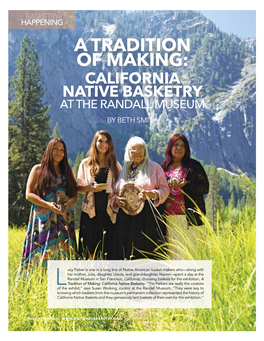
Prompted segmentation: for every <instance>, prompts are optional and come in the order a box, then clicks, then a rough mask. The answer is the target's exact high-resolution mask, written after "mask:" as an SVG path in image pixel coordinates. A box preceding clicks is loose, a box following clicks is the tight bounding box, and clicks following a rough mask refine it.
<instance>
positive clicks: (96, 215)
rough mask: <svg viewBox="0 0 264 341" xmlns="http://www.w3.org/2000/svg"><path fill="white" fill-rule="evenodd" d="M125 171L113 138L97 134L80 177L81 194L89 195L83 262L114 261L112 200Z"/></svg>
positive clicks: (83, 223)
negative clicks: (118, 160)
mask: <svg viewBox="0 0 264 341" xmlns="http://www.w3.org/2000/svg"><path fill="white" fill-rule="evenodd" d="M121 170H122V167H121V165H120V164H119V163H118V162H117V160H116V155H115V151H114V145H113V141H112V137H111V135H110V134H109V133H108V132H107V131H105V130H100V131H97V132H96V133H95V135H94V138H93V141H92V144H91V147H90V149H89V151H88V153H87V157H86V158H85V159H84V160H83V161H82V162H81V164H80V166H79V170H78V177H77V186H78V192H81V193H84V194H85V195H84V198H83V203H82V213H81V222H80V234H79V248H78V252H79V256H80V257H81V258H84V259H112V258H111V254H112V250H113V248H114V245H113V244H112V243H111V227H112V226H113V223H115V219H116V213H114V212H113V210H112V209H111V207H110V206H109V200H110V198H111V196H112V193H113V187H114V185H115V183H116V181H117V179H118V177H119V174H120V172H121Z"/></svg>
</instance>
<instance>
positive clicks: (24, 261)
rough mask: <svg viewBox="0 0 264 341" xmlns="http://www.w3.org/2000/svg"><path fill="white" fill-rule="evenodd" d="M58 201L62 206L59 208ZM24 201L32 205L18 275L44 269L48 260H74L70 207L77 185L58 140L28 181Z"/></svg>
mask: <svg viewBox="0 0 264 341" xmlns="http://www.w3.org/2000/svg"><path fill="white" fill-rule="evenodd" d="M58 197H64V198H65V201H66V202H65V204H64V205H59V204H58ZM26 198H27V200H29V201H30V202H31V203H32V207H31V211H30V216H29V223H28V229H27V233H26V238H25V242H24V247H23V251H22V257H21V262H20V268H19V272H18V275H20V274H21V273H22V276H23V277H25V275H28V271H29V270H30V268H31V267H32V266H34V265H38V264H40V265H42V266H43V267H47V260H48V259H55V260H57V259H74V258H75V251H76V236H75V230H74V215H73V208H72V207H71V206H72V205H73V204H75V202H76V201H77V184H76V179H75V175H74V172H73V170H72V169H71V167H70V166H69V163H68V159H67V150H66V145H65V143H64V141H63V140H62V139H60V138H55V139H52V140H51V141H50V142H49V144H48V146H47V148H46V151H45V153H44V156H43V158H42V161H41V164H38V165H35V166H34V167H33V168H32V170H31V172H30V174H29V177H28V182H27V188H26Z"/></svg>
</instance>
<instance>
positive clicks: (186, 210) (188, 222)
mask: <svg viewBox="0 0 264 341" xmlns="http://www.w3.org/2000/svg"><path fill="white" fill-rule="evenodd" d="M190 154H191V152H190V147H189V142H188V140H187V138H186V137H185V136H184V135H180V134H174V135H173V136H171V138H170V140H169V143H168V146H167V149H166V156H165V159H164V161H163V163H162V165H161V166H162V168H163V170H164V171H165V174H166V177H167V180H168V184H169V187H170V195H169V197H168V199H167V201H166V203H165V206H166V208H165V213H166V214H167V226H168V227H167V238H168V243H169V248H170V251H171V252H170V257H171V258H173V259H183V258H186V251H187V249H188V247H189V249H190V248H191V247H192V246H191V245H188V246H187V247H186V244H188V243H190V242H193V243H194V244H195V243H196V242H197V240H198V239H199V238H200V237H202V234H203V233H205V227H204V225H203V222H202V219H201V216H200V214H199V212H198V211H199V210H200V211H201V212H202V213H203V214H205V213H206V211H205V202H204V198H203V196H204V195H205V194H207V193H208V192H209V182H208V178H207V175H206V173H205V170H204V168H203V166H202V165H201V164H200V162H198V161H196V160H194V159H192V158H191V157H190ZM197 208H198V209H197ZM197 226H199V228H198V227H197ZM202 230H203V231H202ZM186 236H187V238H186ZM187 239H188V243H187Z"/></svg>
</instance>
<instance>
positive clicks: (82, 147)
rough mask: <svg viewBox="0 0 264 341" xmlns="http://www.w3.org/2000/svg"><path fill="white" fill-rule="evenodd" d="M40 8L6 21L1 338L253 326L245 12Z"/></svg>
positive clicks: (252, 138) (251, 82)
mask: <svg viewBox="0 0 264 341" xmlns="http://www.w3.org/2000/svg"><path fill="white" fill-rule="evenodd" d="M45 7H46V6H45V5H44V4H43V8H41V9H35V10H34V9H33V8H34V7H32V9H30V8H26V9H19V8H20V7H18V9H15V8H13V9H11V10H9V11H8V13H7V15H8V160H9V164H8V200H9V201H8V311H9V313H8V330H9V331H41V332H43V331H104V332H107V331H114V332H119V331H123V332H131V331H138V332H156V331H160V332H161V331H170V332H176V331H178V332H184V331H193V332H197V331H200V332H206V331H210V332H219V331H226V332H227V331H228V332H236V331H240V332H241V331H248V332H255V333H256V330H257V327H256V10H255V9H254V10H253V9H241V10H227V9H224V10H219V9H217V10H210V11H209V10H199V9H192V8H190V9H185V10H184V9H175V8H174V7H175V6H171V9H170V8H169V9H168V8H164V9H162V8H158V9H151V8H148V9H133V10H132V9H124V8H125V7H120V6H119V7H118V8H114V9H111V8H110V9H102V10H99V9H92V7H91V8H90V9H89V6H86V7H87V9H85V10H81V9H78V10H74V9H61V10H57V9H56V10H54V9H51V7H50V9H48V8H46V9H45ZM86 7H83V8H86ZM102 8H103V7H102ZM122 8H123V9H122ZM138 8H139V7H138ZM195 8H197V6H195ZM208 8H209V7H208ZM226 8H227V7H226ZM231 23H233V24H234V25H233V26H232V25H231ZM255 333H254V334H253V335H255Z"/></svg>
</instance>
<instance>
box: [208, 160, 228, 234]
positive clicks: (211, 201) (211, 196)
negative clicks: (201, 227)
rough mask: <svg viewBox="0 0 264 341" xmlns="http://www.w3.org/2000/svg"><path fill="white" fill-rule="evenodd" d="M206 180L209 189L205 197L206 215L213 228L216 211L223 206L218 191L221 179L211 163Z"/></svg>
mask: <svg viewBox="0 0 264 341" xmlns="http://www.w3.org/2000/svg"><path fill="white" fill-rule="evenodd" d="M208 180H209V183H210V190H209V193H208V195H207V197H206V201H205V202H206V209H207V215H208V218H209V220H210V221H211V224H212V226H213V228H214V229H215V227H216V217H217V211H218V210H220V209H221V207H223V205H224V202H223V198H222V197H221V196H220V194H219V192H220V190H221V181H220V177H219V174H218V171H217V168H216V166H215V165H214V164H213V163H212V164H211V166H210V171H209V174H208Z"/></svg>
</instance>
